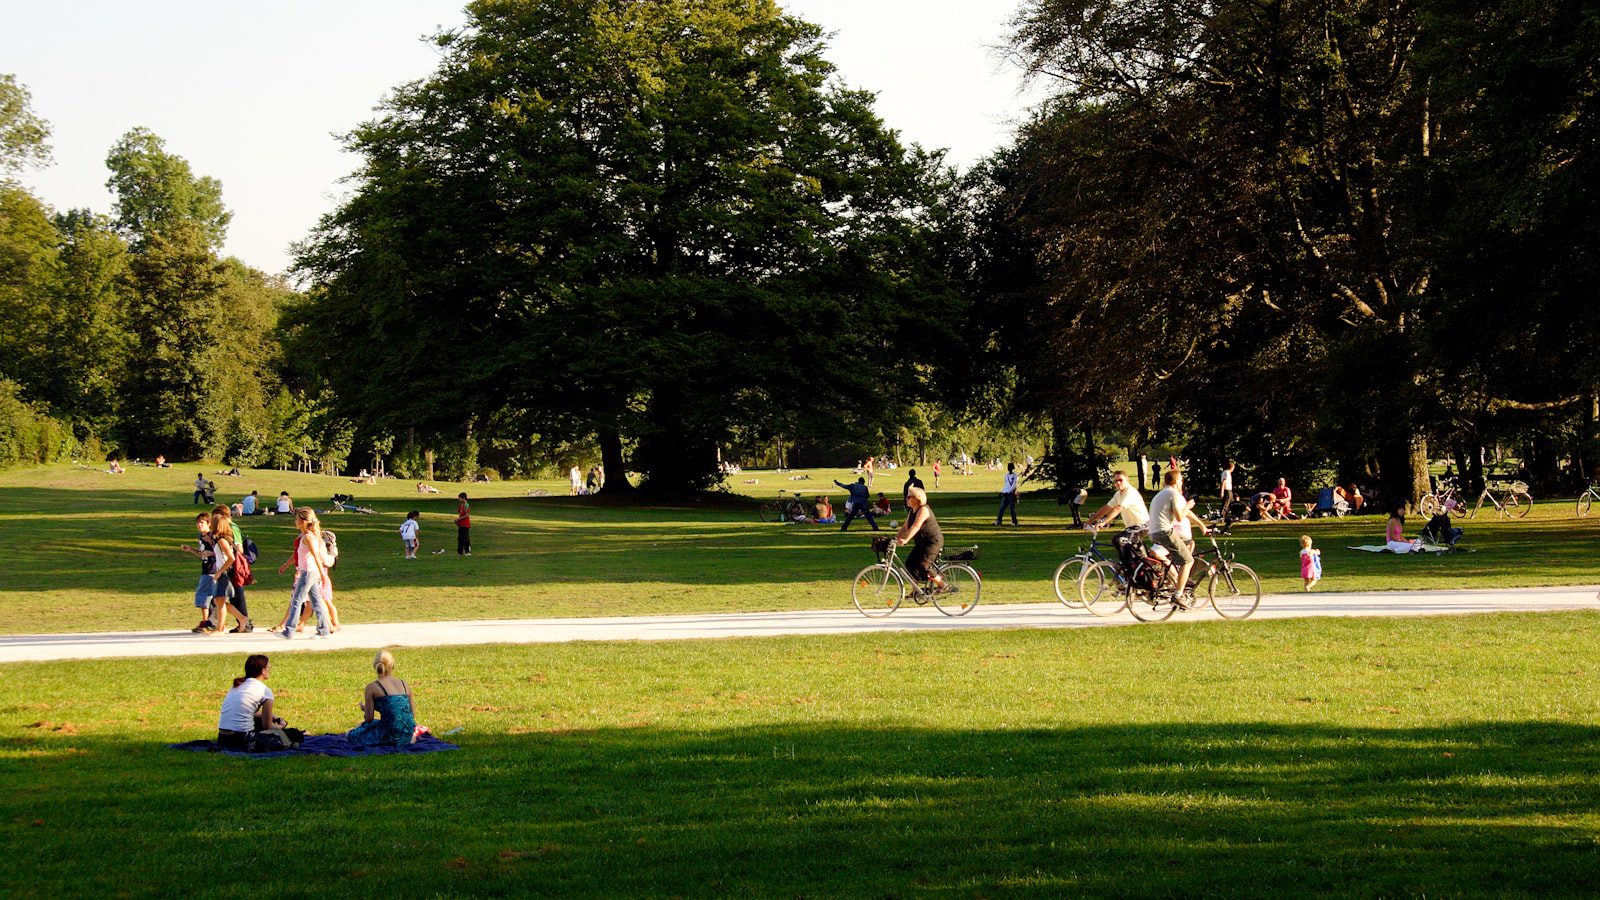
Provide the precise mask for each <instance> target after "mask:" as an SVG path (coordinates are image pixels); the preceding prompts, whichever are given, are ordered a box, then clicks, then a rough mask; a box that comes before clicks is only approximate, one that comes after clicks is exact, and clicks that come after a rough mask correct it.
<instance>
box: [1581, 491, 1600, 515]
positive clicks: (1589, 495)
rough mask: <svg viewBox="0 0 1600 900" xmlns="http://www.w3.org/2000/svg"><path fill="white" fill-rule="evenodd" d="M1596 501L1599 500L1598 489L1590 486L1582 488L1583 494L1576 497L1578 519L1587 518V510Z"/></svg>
mask: <svg viewBox="0 0 1600 900" xmlns="http://www.w3.org/2000/svg"><path fill="white" fill-rule="evenodd" d="M1596 500H1600V488H1597V487H1595V486H1594V485H1592V484H1591V485H1589V486H1588V487H1586V488H1584V489H1583V493H1581V494H1579V495H1578V518H1580V519H1584V518H1588V516H1589V510H1590V509H1591V508H1592V507H1593V506H1594V502H1595V501H1596Z"/></svg>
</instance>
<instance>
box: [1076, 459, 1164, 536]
mask: <svg viewBox="0 0 1600 900" xmlns="http://www.w3.org/2000/svg"><path fill="white" fill-rule="evenodd" d="M1117 513H1121V514H1122V527H1123V530H1124V533H1129V532H1132V531H1134V530H1135V529H1140V528H1144V527H1145V526H1146V525H1147V524H1148V523H1149V522H1150V511H1149V510H1148V509H1146V508H1145V505H1144V498H1143V497H1141V496H1139V490H1138V488H1135V487H1134V486H1133V485H1131V484H1129V483H1128V476H1127V475H1125V474H1123V473H1121V472H1116V473H1114V474H1113V475H1112V476H1111V499H1109V500H1107V501H1106V505H1105V506H1102V507H1100V508H1099V509H1098V510H1096V511H1095V514H1094V515H1092V516H1090V517H1089V524H1088V525H1086V526H1085V527H1086V528H1099V527H1100V526H1102V525H1106V524H1109V523H1110V522H1111V520H1112V518H1114V517H1115V516H1116V515H1117Z"/></svg>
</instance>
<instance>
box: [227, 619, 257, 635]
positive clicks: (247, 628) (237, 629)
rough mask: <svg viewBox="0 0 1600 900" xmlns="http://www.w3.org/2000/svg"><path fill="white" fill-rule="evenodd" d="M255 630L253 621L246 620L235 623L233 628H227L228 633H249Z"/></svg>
mask: <svg viewBox="0 0 1600 900" xmlns="http://www.w3.org/2000/svg"><path fill="white" fill-rule="evenodd" d="M255 630H256V626H255V623H253V622H246V623H245V624H243V625H235V626H234V627H233V628H231V629H229V630H228V633H229V634H249V633H250V632H252V631H255Z"/></svg>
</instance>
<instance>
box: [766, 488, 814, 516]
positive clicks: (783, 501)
mask: <svg viewBox="0 0 1600 900" xmlns="http://www.w3.org/2000/svg"><path fill="white" fill-rule="evenodd" d="M788 493H789V492H788V491H779V492H778V499H776V500H769V501H767V502H766V503H763V504H761V505H760V506H759V507H757V508H756V515H757V516H759V517H760V518H761V521H763V522H793V521H795V520H796V519H803V518H805V517H806V516H807V515H809V514H810V510H808V509H806V502H805V501H804V500H802V499H800V495H799V494H792V495H790V496H788V497H784V496H783V495H784V494H788Z"/></svg>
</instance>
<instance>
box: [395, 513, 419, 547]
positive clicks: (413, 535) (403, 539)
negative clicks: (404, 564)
mask: <svg viewBox="0 0 1600 900" xmlns="http://www.w3.org/2000/svg"><path fill="white" fill-rule="evenodd" d="M420 515H422V513H420V512H417V511H416V510H414V509H413V510H412V511H411V512H408V513H406V520H405V521H404V522H402V523H400V543H401V544H402V545H403V546H404V548H405V555H406V559H416V558H417V532H418V531H419V530H420V529H421V526H420V525H419V524H418V523H417V517H418V516H420Z"/></svg>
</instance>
